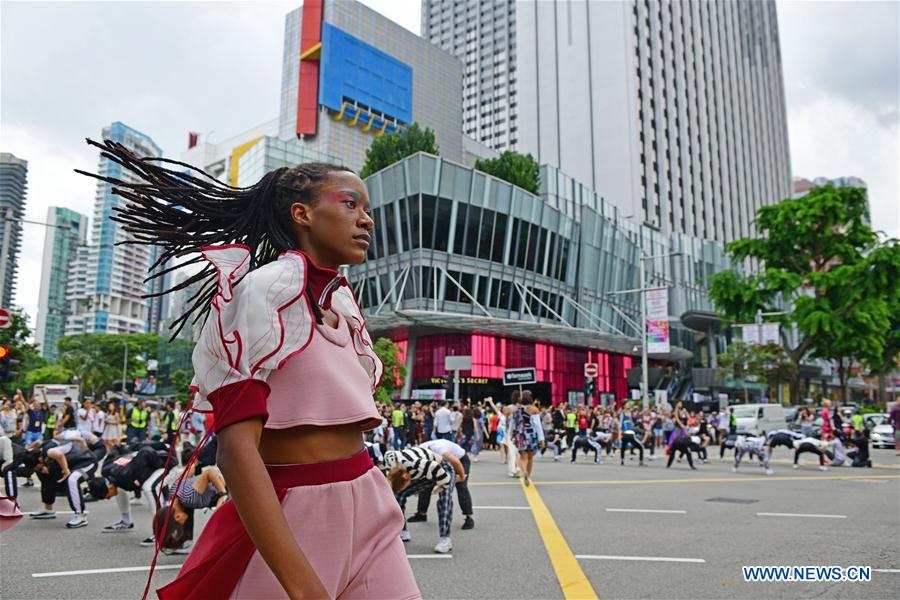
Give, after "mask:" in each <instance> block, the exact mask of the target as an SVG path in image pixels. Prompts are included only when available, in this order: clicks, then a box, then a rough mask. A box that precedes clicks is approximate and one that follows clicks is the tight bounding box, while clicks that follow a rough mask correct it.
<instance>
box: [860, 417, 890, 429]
mask: <svg viewBox="0 0 900 600" xmlns="http://www.w3.org/2000/svg"><path fill="white" fill-rule="evenodd" d="M863 422H864V423H865V424H866V429H868V430H869V431H872V430H873V429H875V428H876V427H878V426H879V425H881V424H882V423H887V422H888V414H887V413H869V414H867V415H866V416H865V418H864V421H863Z"/></svg>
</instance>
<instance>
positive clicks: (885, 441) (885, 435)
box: [869, 420, 895, 448]
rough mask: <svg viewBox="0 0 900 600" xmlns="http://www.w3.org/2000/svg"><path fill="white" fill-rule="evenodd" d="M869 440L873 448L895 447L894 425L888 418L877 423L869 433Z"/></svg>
mask: <svg viewBox="0 0 900 600" xmlns="http://www.w3.org/2000/svg"><path fill="white" fill-rule="evenodd" d="M869 441H870V442H871V444H872V447H873V448H893V447H894V446H895V444H894V427H893V426H892V425H891V424H890V422H889V421H887V420H885V421H884V422H883V423H881V424H880V425H876V426H875V427H874V428H873V429H872V432H871V433H870V434H869Z"/></svg>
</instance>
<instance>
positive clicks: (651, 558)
mask: <svg viewBox="0 0 900 600" xmlns="http://www.w3.org/2000/svg"><path fill="white" fill-rule="evenodd" d="M575 558H581V559H584V560H640V561H647V562H679V563H705V562H706V561H705V560H703V559H702V558H672V557H668V556H612V555H609V556H607V555H603V554H576V555H575Z"/></svg>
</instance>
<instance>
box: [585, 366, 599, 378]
mask: <svg viewBox="0 0 900 600" xmlns="http://www.w3.org/2000/svg"><path fill="white" fill-rule="evenodd" d="M599 374H600V366H599V365H598V364H597V363H584V376H585V377H596V376H597V375H599Z"/></svg>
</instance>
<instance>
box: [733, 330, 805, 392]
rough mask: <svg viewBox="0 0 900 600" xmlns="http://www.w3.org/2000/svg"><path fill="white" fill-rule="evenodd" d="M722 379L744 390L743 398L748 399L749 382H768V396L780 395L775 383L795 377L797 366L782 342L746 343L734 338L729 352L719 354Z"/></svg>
mask: <svg viewBox="0 0 900 600" xmlns="http://www.w3.org/2000/svg"><path fill="white" fill-rule="evenodd" d="M717 360H718V363H719V369H720V370H719V373H720V375H719V377H720V380H725V381H733V382H735V383H737V384H739V385H741V387H742V388H743V390H744V401H749V390H748V387H747V385H746V384H747V382H753V383H755V382H760V383H765V384H766V385H768V387H769V397H770V398H774V397H776V396H777V392H776V386H777V385H778V384H779V383H785V382H789V381H791V380H792V379H793V377H794V375H795V371H796V366H795V365H794V363H793V361H792V360H791V357H790V354H788V352H787V350H785V349H784V348H783V347H782V346H780V345H779V344H763V345H757V344H745V343H743V342H734V343H732V344H731V345H730V346H729V347H728V351H727V352H723V353H722V354H719V356H718V357H717Z"/></svg>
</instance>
